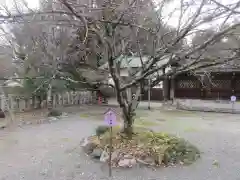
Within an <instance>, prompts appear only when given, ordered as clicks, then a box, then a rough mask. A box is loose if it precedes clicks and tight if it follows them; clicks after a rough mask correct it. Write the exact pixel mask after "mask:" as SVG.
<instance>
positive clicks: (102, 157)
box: [100, 151, 109, 162]
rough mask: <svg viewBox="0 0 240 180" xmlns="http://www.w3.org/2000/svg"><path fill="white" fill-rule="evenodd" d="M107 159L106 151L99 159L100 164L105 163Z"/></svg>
mask: <svg viewBox="0 0 240 180" xmlns="http://www.w3.org/2000/svg"><path fill="white" fill-rule="evenodd" d="M108 159H109V154H108V153H107V152H106V151H103V152H102V154H101V157H100V161H101V162H107V161H108Z"/></svg>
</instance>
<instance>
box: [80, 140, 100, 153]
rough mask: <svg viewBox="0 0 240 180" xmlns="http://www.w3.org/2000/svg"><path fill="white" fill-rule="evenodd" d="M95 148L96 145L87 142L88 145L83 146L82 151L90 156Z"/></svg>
mask: <svg viewBox="0 0 240 180" xmlns="http://www.w3.org/2000/svg"><path fill="white" fill-rule="evenodd" d="M96 147H97V145H96V144H94V143H91V142H89V143H88V144H86V145H85V146H83V151H84V152H85V153H87V154H91V153H92V152H93V150H94V149H95V148H96Z"/></svg>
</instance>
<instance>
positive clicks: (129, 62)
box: [100, 56, 169, 69]
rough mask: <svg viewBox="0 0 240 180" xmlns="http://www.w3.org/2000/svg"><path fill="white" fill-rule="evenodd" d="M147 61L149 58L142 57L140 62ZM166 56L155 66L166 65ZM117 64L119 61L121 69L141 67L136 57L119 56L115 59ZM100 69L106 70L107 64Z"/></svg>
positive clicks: (138, 58)
mask: <svg viewBox="0 0 240 180" xmlns="http://www.w3.org/2000/svg"><path fill="white" fill-rule="evenodd" d="M148 60H149V56H143V57H142V61H143V63H146V62H147V61H148ZM168 60H169V58H168V56H166V57H163V58H162V60H161V61H158V63H157V65H158V66H161V65H164V64H166V63H167V61H168ZM116 61H117V62H120V61H121V67H120V68H121V69H124V68H128V67H130V68H140V67H141V66H142V62H141V58H140V57H138V56H120V57H118V58H117V59H116ZM100 68H101V69H108V62H107V63H105V64H104V65H102V66H101V67H100Z"/></svg>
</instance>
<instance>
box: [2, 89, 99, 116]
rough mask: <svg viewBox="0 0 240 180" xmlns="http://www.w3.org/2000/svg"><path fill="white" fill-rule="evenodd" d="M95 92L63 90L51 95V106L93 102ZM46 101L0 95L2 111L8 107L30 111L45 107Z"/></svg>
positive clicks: (20, 110)
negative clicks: (63, 91)
mask: <svg viewBox="0 0 240 180" xmlns="http://www.w3.org/2000/svg"><path fill="white" fill-rule="evenodd" d="M95 103H96V93H95V92H91V91H79V92H65V93H58V94H53V95H52V106H53V107H61V106H71V105H81V104H95ZM47 107H48V104H47V101H46V100H44V101H42V102H40V101H39V99H38V98H37V97H30V98H25V97H20V96H16V95H12V94H9V95H8V96H7V97H6V96H4V95H2V96H0V108H1V109H2V110H3V111H8V110H9V109H10V110H11V111H13V112H23V111H30V110H33V109H37V108H47Z"/></svg>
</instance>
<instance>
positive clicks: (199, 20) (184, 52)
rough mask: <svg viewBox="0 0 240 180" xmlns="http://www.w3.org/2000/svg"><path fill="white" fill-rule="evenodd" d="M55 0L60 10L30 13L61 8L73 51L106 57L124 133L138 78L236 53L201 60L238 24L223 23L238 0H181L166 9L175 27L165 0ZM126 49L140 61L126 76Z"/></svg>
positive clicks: (232, 15) (234, 11)
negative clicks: (199, 38) (225, 0)
mask: <svg viewBox="0 0 240 180" xmlns="http://www.w3.org/2000/svg"><path fill="white" fill-rule="evenodd" d="M59 2H61V3H62V5H63V9H61V10H52V11H45V12H41V11H37V12H34V13H35V14H45V15H46V14H64V15H66V16H68V17H69V18H72V26H77V28H78V35H79V36H78V38H79V41H78V47H77V51H76V52H81V55H82V54H84V56H83V57H84V58H85V60H86V61H85V63H86V64H89V62H90V60H91V61H95V62H96V61H97V60H96V58H90V57H94V56H95V57H96V54H98V55H100V56H101V59H102V60H103V61H104V62H108V66H109V73H110V74H111V76H112V78H113V81H114V86H115V90H116V96H117V101H118V103H119V105H120V107H121V108H122V114H123V119H124V132H125V133H126V134H128V135H129V136H131V135H132V131H133V127H132V125H133V121H134V112H135V109H136V107H137V104H138V100H139V96H140V92H141V88H140V87H141V86H140V84H141V83H143V81H144V80H145V79H147V78H150V79H152V81H151V85H152V86H154V85H155V84H157V83H158V82H160V81H163V80H164V79H166V77H174V76H176V75H178V74H179V73H182V72H185V71H193V72H194V71H195V70H197V69H203V68H206V67H210V66H215V65H219V64H225V63H227V62H231V61H233V60H235V59H236V58H238V56H237V53H236V52H234V53H232V54H231V55H230V56H226V57H224V58H221V59H219V58H217V57H213V58H211V59H210V60H207V61H206V60H205V61H204V63H203V62H202V59H204V56H203V54H204V52H205V50H206V48H207V47H211V46H212V45H213V44H216V43H218V42H219V41H221V40H222V39H223V38H224V37H226V36H227V35H229V34H230V33H232V30H233V29H235V28H238V27H239V25H240V23H238V22H236V23H232V24H231V25H229V26H227V27H226V26H225V24H227V23H228V22H231V21H232V19H233V18H236V17H238V15H239V11H238V9H239V5H240V2H235V3H230V4H227V5H226V4H225V5H224V4H219V3H218V2H216V1H210V2H209V1H206V0H199V1H189V0H182V1H180V4H179V5H178V6H177V7H176V8H175V9H173V12H170V13H169V16H170V18H171V17H173V14H174V13H177V14H178V16H177V17H178V19H177V27H175V28H172V27H170V26H169V25H168V23H167V21H168V18H167V17H166V14H163V12H164V9H165V11H166V8H168V7H169V4H170V3H172V2H171V1H170V2H169V1H160V2H159V3H158V4H156V3H154V2H153V1H151V0H144V1H142V0H124V1H118V0H114V1H105V0H99V1H96V2H95V3H92V4H89V3H88V2H90V1H86V2H82V3H81V2H80V3H74V2H73V1H70V0H69V1H68V0H59ZM91 2H92V1H91ZM31 14H33V12H29V13H25V14H24V16H29V15H31ZM171 15H172V16H171ZM22 16H23V14H20V15H19V14H14V15H13V14H10V15H3V16H2V19H3V20H5V21H6V20H8V21H10V22H14V20H15V19H16V18H19V17H22ZM52 21H53V22H56V21H54V20H52ZM216 22H220V23H218V24H220V25H219V28H218V29H216V31H214V32H213V33H210V35H209V36H208V37H207V38H206V40H205V41H203V42H199V43H198V44H189V43H188V41H189V38H191V37H192V36H193V35H195V34H196V33H198V32H199V31H201V30H202V27H203V25H208V24H209V23H216ZM58 23H59V21H58ZM228 24H229V23H228ZM96 47H97V48H98V50H97V51H96ZM88 53H93V54H92V55H93V56H89V55H87V54H88ZM132 53H133V54H134V53H136V54H138V56H139V57H140V59H141V67H140V68H139V69H137V70H134V71H133V69H132V68H130V66H129V68H128V73H129V78H128V79H123V78H122V77H121V74H120V67H121V63H123V61H124V58H121V57H124V56H126V55H129V54H132ZM54 55H55V53H54ZM143 55H145V56H147V57H148V58H147V60H146V61H143V60H142V56H143ZM189 57H191V58H189ZM119 59H120V61H119ZM121 59H122V60H121ZM126 63H127V64H128V63H129V62H126ZM93 64H97V63H93ZM53 67H54V66H53ZM167 67H169V68H171V70H170V71H168V72H166V71H165V69H166V68H167ZM133 86H137V87H138V88H137V91H136V93H135V94H136V95H135V97H134V98H132V87H133Z"/></svg>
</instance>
